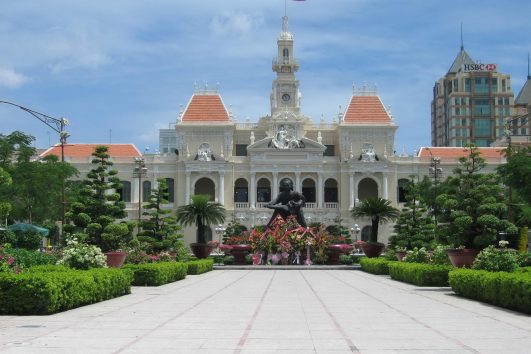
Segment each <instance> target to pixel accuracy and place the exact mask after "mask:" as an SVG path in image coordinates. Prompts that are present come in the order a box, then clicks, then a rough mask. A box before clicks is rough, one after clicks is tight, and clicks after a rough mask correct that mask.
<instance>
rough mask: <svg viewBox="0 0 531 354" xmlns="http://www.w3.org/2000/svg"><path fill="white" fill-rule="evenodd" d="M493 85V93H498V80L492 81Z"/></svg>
mask: <svg viewBox="0 0 531 354" xmlns="http://www.w3.org/2000/svg"><path fill="white" fill-rule="evenodd" d="M491 83H492V92H498V79H496V78H493V79H491Z"/></svg>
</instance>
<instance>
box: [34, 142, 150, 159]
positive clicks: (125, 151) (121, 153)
mask: <svg viewBox="0 0 531 354" xmlns="http://www.w3.org/2000/svg"><path fill="white" fill-rule="evenodd" d="M102 145H103V146H107V147H108V148H109V151H108V154H109V155H110V156H111V157H138V156H142V154H141V153H140V151H138V149H137V148H136V146H134V145H133V144H66V145H65V157H87V158H88V157H90V156H91V155H92V153H93V152H94V149H95V148H96V146H102ZM48 155H57V156H59V157H60V156H61V145H55V146H52V147H51V148H49V149H48V150H46V151H45V152H43V153H42V154H40V156H39V157H45V156H48Z"/></svg>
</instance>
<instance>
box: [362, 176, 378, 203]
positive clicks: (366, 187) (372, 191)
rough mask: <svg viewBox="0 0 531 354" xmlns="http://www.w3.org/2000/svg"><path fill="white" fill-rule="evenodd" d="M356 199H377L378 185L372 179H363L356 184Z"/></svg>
mask: <svg viewBox="0 0 531 354" xmlns="http://www.w3.org/2000/svg"><path fill="white" fill-rule="evenodd" d="M358 198H359V200H365V199H368V198H378V184H377V183H376V181H375V180H373V179H372V178H364V179H362V180H361V181H360V183H359V184H358Z"/></svg>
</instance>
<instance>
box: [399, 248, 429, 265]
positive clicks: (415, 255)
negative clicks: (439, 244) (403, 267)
mask: <svg viewBox="0 0 531 354" xmlns="http://www.w3.org/2000/svg"><path fill="white" fill-rule="evenodd" d="M402 261H403V262H407V263H429V261H430V256H429V255H428V251H426V249H425V248H424V247H421V248H417V247H415V248H413V249H412V250H409V251H407V253H406V256H405V257H404V258H403V259H402Z"/></svg>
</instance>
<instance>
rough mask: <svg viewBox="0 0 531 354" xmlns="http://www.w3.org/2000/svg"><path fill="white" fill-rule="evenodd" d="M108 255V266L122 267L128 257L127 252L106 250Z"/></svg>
mask: <svg viewBox="0 0 531 354" xmlns="http://www.w3.org/2000/svg"><path fill="white" fill-rule="evenodd" d="M104 254H105V256H106V257H107V267H110V268H122V266H123V265H124V262H125V257H127V252H118V251H117V252H105V253H104Z"/></svg>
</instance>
